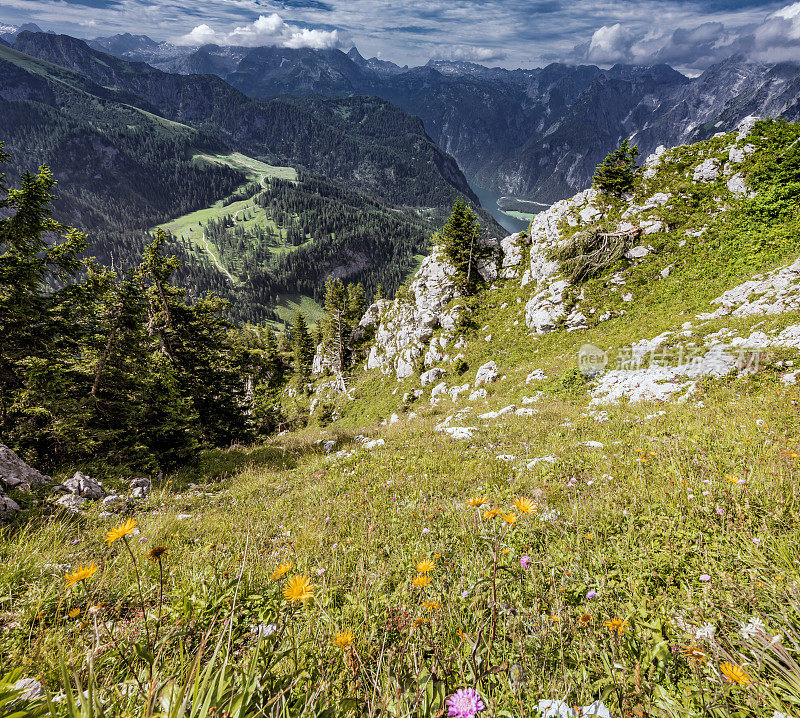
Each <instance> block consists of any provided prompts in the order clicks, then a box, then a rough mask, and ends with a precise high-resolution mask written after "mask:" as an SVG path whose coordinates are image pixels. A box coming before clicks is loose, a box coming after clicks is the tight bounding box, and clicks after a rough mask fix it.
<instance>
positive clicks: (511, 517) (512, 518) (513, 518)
mask: <svg viewBox="0 0 800 718" xmlns="http://www.w3.org/2000/svg"><path fill="white" fill-rule="evenodd" d="M503 521H505V522H506V523H507V524H511V525H512V526H513V525H514V524H515V523H517V515H516V514H513V513H511V514H503Z"/></svg>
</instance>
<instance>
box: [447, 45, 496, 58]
mask: <svg viewBox="0 0 800 718" xmlns="http://www.w3.org/2000/svg"><path fill="white" fill-rule="evenodd" d="M433 57H434V59H436V60H453V61H457V62H498V61H500V60H505V59H506V57H507V54H506V52H504V51H503V50H499V49H497V48H489V47H467V46H463V45H462V46H458V47H451V48H448V49H447V50H442V51H437V52H434V54H433Z"/></svg>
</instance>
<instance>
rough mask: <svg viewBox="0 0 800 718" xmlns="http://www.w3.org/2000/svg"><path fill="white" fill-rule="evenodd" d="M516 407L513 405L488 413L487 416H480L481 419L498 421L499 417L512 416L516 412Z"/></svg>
mask: <svg viewBox="0 0 800 718" xmlns="http://www.w3.org/2000/svg"><path fill="white" fill-rule="evenodd" d="M516 408H517V407H516V405H515V404H511V405H509V406H506V407H504V408H503V409H499V410H497V411H487V412H486V413H485V414H479V415H478V418H479V419H497V418H498V417H499V416H505V415H506V414H511V413H513V412H514V410H516Z"/></svg>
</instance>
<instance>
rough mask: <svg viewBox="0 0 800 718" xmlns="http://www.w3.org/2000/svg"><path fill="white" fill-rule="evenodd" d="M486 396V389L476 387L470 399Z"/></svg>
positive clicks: (474, 399) (475, 399)
mask: <svg viewBox="0 0 800 718" xmlns="http://www.w3.org/2000/svg"><path fill="white" fill-rule="evenodd" d="M485 398H486V389H483V388H481V389H476V390H475V391H473V392H472V393H471V394H470V395H469V401H477V400H478V399H485Z"/></svg>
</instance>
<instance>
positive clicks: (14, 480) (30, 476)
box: [0, 444, 52, 489]
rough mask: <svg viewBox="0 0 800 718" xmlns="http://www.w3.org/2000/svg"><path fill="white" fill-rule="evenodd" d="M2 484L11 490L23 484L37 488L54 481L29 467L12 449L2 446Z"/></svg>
mask: <svg viewBox="0 0 800 718" xmlns="http://www.w3.org/2000/svg"><path fill="white" fill-rule="evenodd" d="M0 482H2V483H3V484H5V486H6V488H9V489H13V488H14V487H16V486H22V485H23V484H25V485H27V486H30V487H31V488H35V487H37V486H44V485H45V484H49V483H51V482H52V479H51V478H50V477H49V476H45V475H44V474H42V473H40V472H39V471H37V470H36V469H33V468H31V467H30V466H28V465H27V464H26V463H25V462H24V461H23V460H22V459H20V458H19V456H17V455H16V454H15V453H14V452H13V451H12V450H11V449H9V448H8V447H7V446H4V445H3V444H0Z"/></svg>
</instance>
